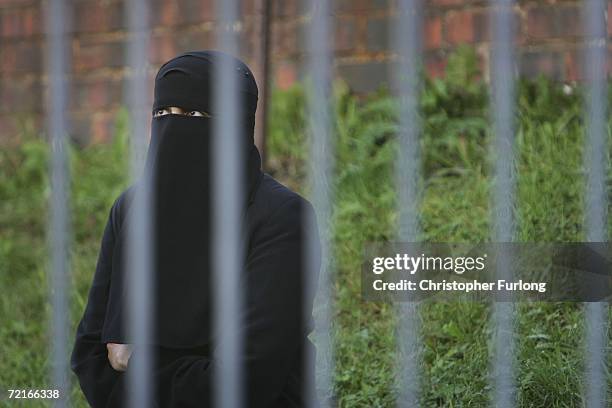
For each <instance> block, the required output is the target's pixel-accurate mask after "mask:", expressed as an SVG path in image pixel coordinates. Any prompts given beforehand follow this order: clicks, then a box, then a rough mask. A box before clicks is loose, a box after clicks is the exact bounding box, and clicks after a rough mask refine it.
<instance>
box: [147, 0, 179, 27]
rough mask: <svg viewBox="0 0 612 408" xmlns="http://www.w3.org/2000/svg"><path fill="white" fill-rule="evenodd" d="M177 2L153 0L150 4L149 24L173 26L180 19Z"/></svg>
mask: <svg viewBox="0 0 612 408" xmlns="http://www.w3.org/2000/svg"><path fill="white" fill-rule="evenodd" d="M179 13H180V11H179V8H178V4H177V3H176V2H174V1H167V0H155V1H153V2H152V4H151V25H152V26H153V27H157V26H166V27H170V26H174V25H176V24H177V22H178V21H179V20H180V18H179Z"/></svg>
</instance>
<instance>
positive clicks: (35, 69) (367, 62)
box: [0, 0, 612, 144]
mask: <svg viewBox="0 0 612 408" xmlns="http://www.w3.org/2000/svg"><path fill="white" fill-rule="evenodd" d="M47 1H49V0H47ZM271 3H272V22H271V44H270V45H271V50H270V51H271V78H272V80H273V83H274V84H275V85H276V86H279V87H281V88H285V87H287V86H289V85H291V84H292V83H294V82H295V81H297V80H299V79H300V78H301V77H302V76H303V74H304V72H303V60H304V53H303V51H304V46H303V44H304V42H303V40H304V38H305V35H306V31H305V22H306V20H307V18H306V16H307V10H305V6H303V5H302V3H304V2H300V1H297V0H272V1H271ZM424 3H425V10H424V14H425V15H424V32H425V36H424V60H425V65H426V68H427V72H428V73H429V75H432V76H439V75H441V74H443V72H444V66H445V62H446V58H447V56H448V54H449V52H450V51H451V50H452V49H453V48H455V47H456V46H457V45H458V44H463V43H468V44H472V45H474V46H475V47H476V49H477V50H478V53H479V55H480V56H481V60H482V65H483V68H484V69H485V70H486V69H487V68H488V53H489V41H490V33H489V28H490V25H489V21H488V20H489V19H488V13H489V9H488V3H487V2H486V1H480V0H425V2H424ZM44 4H45V3H44V2H43V1H41V0H0V141H4V142H6V141H7V140H14V139H15V136H16V135H18V134H19V132H20V131H21V130H22V128H23V127H24V126H25V125H26V124H27V125H28V126H33V128H34V129H40V126H41V124H42V119H41V118H42V113H43V101H44V92H45V81H46V80H45V77H44V14H43V13H44ZM213 4H214V1H202V0H176V1H166V0H152V8H153V13H152V16H151V19H152V26H153V29H152V37H151V38H152V41H151V47H150V56H151V64H152V68H151V75H153V74H154V72H155V70H156V68H157V67H158V66H159V65H160V64H161V63H162V62H163V61H165V60H167V59H169V58H171V57H172V56H174V55H175V54H177V53H179V52H181V51H185V50H190V49H203V48H208V47H213V46H214V40H215V36H214V30H215V21H214V13H215V11H214V7H213ZM253 4H254V2H253V1H252V0H245V1H243V9H242V24H241V26H240V27H239V28H238V29H239V31H240V44H241V57H242V58H243V59H245V60H246V61H247V63H250V64H254V61H255V56H254V55H253V50H254V49H255V48H256V47H255V42H256V41H257V39H258V37H257V34H256V33H257V30H256V28H257V27H256V22H257V16H256V14H255V10H254V6H253ZM333 4H334V5H333V13H334V22H335V29H334V36H333V37H334V38H333V39H330V40H331V41H333V49H334V53H335V61H334V63H335V64H334V65H335V69H336V74H337V76H339V77H342V78H344V79H345V80H346V81H347V82H348V83H349V84H350V85H351V87H352V88H353V89H354V90H355V91H356V92H369V91H371V90H374V89H376V88H377V87H379V86H380V85H381V84H383V83H384V82H385V81H386V80H387V79H388V72H389V67H390V61H392V60H393V53H392V51H391V50H390V49H389V47H390V44H389V43H390V39H389V35H388V28H389V26H390V24H391V23H392V22H393V21H394V19H395V4H394V1H393V0H335V1H334V2H333ZM580 8H581V2H580V1H574V0H546V1H542V0H540V1H524V0H521V1H519V2H518V3H517V5H516V7H515V13H516V18H517V22H518V27H517V28H518V30H517V36H516V43H517V46H518V52H517V57H518V60H517V63H518V67H519V69H520V72H521V73H522V74H523V75H526V76H530V77H532V76H535V75H537V74H539V73H542V74H544V75H547V76H549V77H552V78H555V79H557V80H561V81H572V80H579V79H580V78H581V69H580V55H581V51H582V50H583V48H584V41H583V38H582V37H581V32H582V27H581V24H580V23H581V12H580ZM72 10H73V22H74V23H73V26H72V28H71V29H70V33H71V36H70V41H71V42H70V45H71V59H72V85H71V87H72V89H71V91H72V93H71V101H70V119H71V135H72V136H73V137H74V138H75V139H76V140H77V141H79V142H80V143H82V144H87V143H91V142H99V141H105V140H108V139H109V138H111V137H112V134H113V130H114V121H115V115H116V112H117V110H118V109H119V108H120V106H121V104H122V100H123V99H122V97H123V90H124V88H125V78H126V69H125V67H124V52H125V46H126V38H127V33H126V30H125V29H126V26H125V20H126V19H125V15H124V4H123V1H122V0H98V1H93V0H73V1H72ZM608 10H609V11H612V1H611V2H608ZM608 34H612V24H610V21H608ZM608 60H609V61H610V58H609V59H608Z"/></svg>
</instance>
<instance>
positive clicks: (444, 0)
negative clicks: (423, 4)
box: [429, 0, 467, 7]
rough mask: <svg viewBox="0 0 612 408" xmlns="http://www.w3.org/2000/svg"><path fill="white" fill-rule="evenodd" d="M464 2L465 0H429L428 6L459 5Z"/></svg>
mask: <svg viewBox="0 0 612 408" xmlns="http://www.w3.org/2000/svg"><path fill="white" fill-rule="evenodd" d="M466 2H467V1H466V0H430V1H429V6H430V7H431V6H434V7H435V6H461V5H464V4H465V3H466Z"/></svg>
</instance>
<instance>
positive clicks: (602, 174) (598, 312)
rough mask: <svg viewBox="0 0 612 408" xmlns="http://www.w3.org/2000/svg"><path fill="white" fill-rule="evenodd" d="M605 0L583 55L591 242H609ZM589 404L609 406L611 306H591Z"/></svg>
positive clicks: (591, 22) (592, 20) (588, 23)
mask: <svg viewBox="0 0 612 408" xmlns="http://www.w3.org/2000/svg"><path fill="white" fill-rule="evenodd" d="M606 6H607V4H606V2H605V1H604V0H585V2H584V6H583V7H584V11H583V15H584V20H583V26H584V27H585V30H586V32H585V39H586V43H587V47H586V52H585V54H584V57H585V59H584V64H583V67H584V71H585V77H586V78H585V79H586V84H587V93H586V101H585V102H586V112H585V116H586V136H587V137H586V146H585V150H584V152H585V155H584V163H585V167H586V169H587V186H586V187H587V188H586V202H585V205H586V208H585V213H586V219H585V221H586V231H585V232H586V238H587V241H592V242H604V241H607V236H608V233H607V225H608V224H607V207H608V202H607V197H606V174H607V171H608V163H607V162H608V146H607V142H606V140H607V124H606V122H607V120H606V111H607V99H606V97H607V91H608V83H607V77H606V58H607V55H606V54H607V49H606V36H607V32H606V20H605V15H606V14H605V13H606ZM585 312H586V316H585V317H586V329H587V332H586V341H585V359H586V389H585V393H586V398H585V401H586V406H587V407H605V406H607V401H606V393H607V392H606V391H607V380H606V377H607V376H606V371H607V370H606V355H605V349H606V342H607V321H608V305H607V304H606V303H587V305H586V310H585Z"/></svg>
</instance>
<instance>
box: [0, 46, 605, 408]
mask: <svg viewBox="0 0 612 408" xmlns="http://www.w3.org/2000/svg"><path fill="white" fill-rule="evenodd" d="M479 77H480V76H479V75H478V73H477V72H476V71H475V64H474V57H473V54H472V53H471V51H470V50H467V49H462V50H460V51H459V53H457V55H456V56H454V57H453V59H452V61H451V65H450V68H449V70H448V75H447V77H446V78H445V79H442V80H435V81H427V83H426V84H425V87H424V90H423V95H422V98H421V109H422V112H423V116H422V118H423V135H422V138H421V146H420V149H421V152H422V155H421V158H422V168H423V172H422V179H421V180H420V185H421V186H422V189H421V195H420V197H421V199H420V204H419V208H420V211H419V213H420V216H419V220H418V221H419V224H420V226H421V233H420V239H422V240H426V241H431V242H436V241H438V242H448V241H452V242H484V241H488V240H489V239H490V235H491V233H490V230H491V225H492V224H491V220H492V216H491V212H492V211H491V200H490V197H491V184H492V171H491V170H492V168H493V167H492V164H493V158H492V155H491V154H490V148H491V146H490V142H491V132H490V127H489V124H488V117H489V112H488V94H487V88H486V86H485V84H484V83H482V82H481V81H480V80H479V79H478V78H479ZM518 91H519V92H518V96H519V104H518V112H517V139H516V141H517V143H516V152H517V154H516V163H515V168H516V172H517V190H516V219H517V240H520V241H523V242H571V241H580V240H582V239H584V232H583V225H584V221H583V210H582V209H583V206H584V197H583V196H584V168H583V164H582V157H583V151H582V148H583V143H584V123H583V121H582V112H581V109H582V103H581V97H580V89H579V88H576V89H574V90H573V93H572V94H570V95H566V94H565V93H564V92H563V89H562V88H561V86H560V85H558V84H554V83H550V82H548V81H546V80H544V79H540V80H537V81H533V82H527V81H523V82H521V83H520V86H519V89H518ZM334 95H335V107H336V108H335V109H336V115H335V122H334V130H335V132H334V134H335V144H334V145H335V157H336V166H335V172H334V180H333V184H332V187H333V192H334V197H335V201H334V208H333V222H332V223H331V224H329V225H325V226H323V227H329V228H331V231H330V232H331V236H332V239H333V254H334V260H335V266H336V268H335V271H336V274H335V281H336V285H335V288H334V293H335V310H334V314H335V318H334V338H335V340H334V341H335V356H336V370H335V373H334V379H335V381H334V393H335V396H336V399H337V401H338V405H339V406H342V407H390V406H393V405H394V401H395V396H396V394H397V392H398V387H401V386H403V385H402V384H398V383H397V382H396V380H395V375H394V373H395V372H396V370H397V362H398V354H397V352H396V339H395V330H396V315H395V308H394V307H393V305H392V304H386V303H373V302H364V301H363V300H362V299H361V283H360V268H361V257H362V251H363V247H364V244H365V243H366V242H367V241H391V240H393V239H394V237H395V234H396V227H395V226H396V224H397V211H396V207H397V200H396V194H395V189H394V185H393V180H394V178H393V171H394V170H393V169H394V167H393V160H394V158H395V154H396V151H397V144H396V139H395V134H396V131H397V115H398V108H397V103H396V101H395V100H394V99H393V98H391V97H389V96H388V93H387V92H386V91H384V90H381V91H380V92H377V93H376V94H372V95H370V96H368V97H367V98H361V99H359V98H356V97H355V96H353V95H351V93H350V92H349V90H348V89H346V88H345V87H344V86H343V85H342V84H337V86H336V88H335V93H334ZM305 99H306V94H305V91H304V88H302V87H298V86H296V87H294V88H292V89H290V90H288V91H283V92H280V91H275V92H274V94H273V98H272V103H271V111H270V126H269V131H270V134H269V141H268V146H269V150H268V157H269V162H268V164H269V167H268V171H269V172H270V173H272V174H273V175H274V176H275V177H277V178H279V179H280V180H282V181H283V182H285V183H286V184H288V185H290V186H291V187H293V188H295V189H297V190H298V191H301V192H302V193H304V194H305V195H306V196H308V194H309V193H308V188H307V183H306V172H307V168H308V165H307V163H308V151H307V149H306V143H307V139H308V134H307V132H306V131H305V126H304V123H305V110H304V107H305ZM120 119H121V120H120V121H119V127H118V129H117V132H116V138H115V140H114V142H113V143H112V144H109V145H103V146H91V147H88V148H85V149H82V150H77V149H73V150H71V172H72V175H73V176H72V187H73V188H72V199H71V214H72V216H73V219H72V223H73V228H72V232H73V245H72V251H71V257H72V258H71V259H72V271H71V274H72V275H71V276H72V282H71V283H72V290H71V293H72V297H71V312H72V329H73V330H74V329H75V328H76V323H77V321H78V318H79V317H80V316H81V313H82V311H83V308H84V305H85V302H86V296H87V291H88V288H89V284H90V282H91V278H92V274H93V270H94V266H95V261H96V257H97V250H98V245H99V239H100V237H101V234H102V228H103V226H104V222H105V220H106V217H107V215H108V210H109V208H110V205H111V203H112V201H113V200H114V199H115V197H116V196H117V195H118V194H119V192H120V191H122V189H123V188H124V187H125V186H126V183H127V179H126V176H125V175H126V173H127V166H126V162H127V156H128V154H127V143H126V139H127V138H126V126H125V123H126V121H125V116H122V117H121V118H120ZM609 133H610V132H609ZM47 158H48V152H47V149H46V146H45V144H44V143H43V142H41V141H40V139H38V138H35V137H24V142H23V143H21V144H20V145H19V146H17V147H14V148H10V149H3V150H2V151H0V289H2V292H3V296H2V297H0V344H1V345H2V346H0V389H7V388H48V387H49V383H48V380H47V373H48V370H49V366H48V364H49V363H48V360H47V355H48V347H49V340H48V339H49V332H48V318H49V316H50V308H49V302H48V298H47V296H48V295H47V277H46V272H47V270H48V257H47V255H48V254H47V249H46V235H45V234H46V222H47V203H48V199H49V188H48V180H47V176H46V174H47V171H46V170H47ZM611 175H612V174H611ZM608 185H610V183H608ZM611 222H612V221H611ZM517 311H518V313H517V321H516V329H517V336H516V339H517V347H518V349H517V354H516V367H517V373H518V377H517V386H518V395H517V398H518V402H519V406H521V407H576V406H583V400H582V397H581V395H582V387H583V385H584V384H583V380H582V378H583V369H584V363H583V360H584V359H583V353H584V350H583V349H582V344H583V340H584V334H583V318H584V315H583V306H582V305H581V304H575V303H529V304H520V305H518V306H517ZM490 317H491V305H490V304H485V303H452V302H449V303H432V302H426V303H423V304H422V305H421V306H420V322H421V333H420V336H421V339H422V355H421V357H422V365H421V381H420V389H421V402H422V405H423V406H425V407H442V406H443V407H482V406H487V405H488V404H489V403H490V402H491V401H490V398H491V397H490V395H491V389H490V386H489V375H490V369H489V368H490V357H491V351H492V349H491V339H492V337H491V333H492V331H491V325H490ZM608 348H609V346H608ZM609 354H610V355H611V357H610V358H612V353H609ZM608 367H610V366H609V365H608ZM609 382H610V383H611V387H610V390H612V379H609ZM611 397H612V396H611ZM71 398H72V400H73V402H74V405H75V406H85V402H84V400H83V398H82V396H81V395H80V392H79V390H78V388H77V386H76V385H74V386H73V390H72V393H71ZM0 404H2V402H1V401H0ZM41 405H42V404H41ZM28 406H29V405H28Z"/></svg>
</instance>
